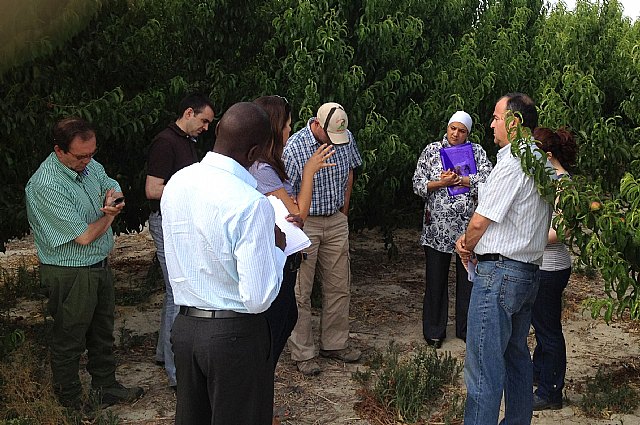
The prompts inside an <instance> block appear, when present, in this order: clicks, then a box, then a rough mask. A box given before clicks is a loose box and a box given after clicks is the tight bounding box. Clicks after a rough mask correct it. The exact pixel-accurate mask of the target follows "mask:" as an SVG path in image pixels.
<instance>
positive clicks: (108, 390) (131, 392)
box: [93, 382, 144, 406]
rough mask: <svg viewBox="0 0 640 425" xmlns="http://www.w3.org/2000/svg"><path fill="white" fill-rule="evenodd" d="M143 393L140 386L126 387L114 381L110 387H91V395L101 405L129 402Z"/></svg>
mask: <svg viewBox="0 0 640 425" xmlns="http://www.w3.org/2000/svg"><path fill="white" fill-rule="evenodd" d="M143 394H144V390H143V389H142V388H140V387H131V388H127V387H125V386H124V385H122V384H120V383H119V382H116V383H115V384H114V385H111V386H110V387H98V388H94V389H93V396H94V397H95V400H96V402H97V403H98V404H99V405H102V406H113V405H114V404H118V403H131V402H133V401H136V400H137V399H139V398H140V397H142V395H143Z"/></svg>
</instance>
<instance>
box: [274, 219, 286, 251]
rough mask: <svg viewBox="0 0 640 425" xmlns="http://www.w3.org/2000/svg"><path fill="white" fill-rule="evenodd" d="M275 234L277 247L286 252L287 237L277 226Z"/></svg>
mask: <svg viewBox="0 0 640 425" xmlns="http://www.w3.org/2000/svg"><path fill="white" fill-rule="evenodd" d="M275 234H276V246H277V247H278V248H280V249H281V250H282V252H284V248H285V247H286V246H287V237H286V236H285V234H284V232H283V231H282V230H280V228H279V227H278V225H277V224H276V225H275Z"/></svg>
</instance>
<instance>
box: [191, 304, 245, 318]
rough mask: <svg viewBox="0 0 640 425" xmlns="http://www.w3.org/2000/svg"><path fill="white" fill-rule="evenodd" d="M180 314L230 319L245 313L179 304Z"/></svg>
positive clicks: (242, 315)
mask: <svg viewBox="0 0 640 425" xmlns="http://www.w3.org/2000/svg"><path fill="white" fill-rule="evenodd" d="M180 314H182V315H184V316H189V317H199V318H200V319H231V318H234V317H244V316H246V315H247V313H238V312H237V311H232V310H203V309H201V308H197V307H187V306H184V305H182V306H180Z"/></svg>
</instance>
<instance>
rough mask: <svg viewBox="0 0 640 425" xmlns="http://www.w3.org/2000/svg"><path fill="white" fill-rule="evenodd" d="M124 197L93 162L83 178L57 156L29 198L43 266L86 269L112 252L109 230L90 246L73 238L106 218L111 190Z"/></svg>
mask: <svg viewBox="0 0 640 425" xmlns="http://www.w3.org/2000/svg"><path fill="white" fill-rule="evenodd" d="M111 188H114V189H115V190H116V191H117V192H121V189H120V185H119V184H118V182H116V181H115V180H113V179H111V178H109V176H107V174H106V172H105V171H104V168H103V167H102V165H100V164H99V163H98V162H96V161H95V160H93V159H92V160H91V162H89V164H88V165H87V168H86V169H85V171H84V172H83V173H82V174H79V173H77V172H75V171H74V170H71V169H70V168H67V167H66V166H65V165H63V164H62V163H61V162H60V161H59V160H58V157H57V156H56V154H55V153H53V152H52V153H51V154H50V155H49V156H48V157H47V159H45V160H44V161H43V162H42V164H40V167H39V168H38V170H37V171H36V172H35V173H34V174H33V176H31V178H30V179H29V182H28V183H27V187H26V189H25V192H26V203H27V217H28V219H29V224H30V225H31V230H32V231H33V235H34V239H35V244H36V248H37V249H38V258H39V259H40V262H41V263H42V264H50V265H55V266H67V267H82V266H89V265H91V264H94V263H97V262H99V261H102V260H103V259H105V258H106V257H107V255H109V252H111V249H112V248H113V231H112V230H111V229H109V230H108V231H107V232H105V233H104V234H103V235H102V236H100V237H99V238H98V239H96V240H95V241H93V242H92V243H90V244H88V245H80V244H78V243H76V242H75V238H77V237H78V236H80V235H81V234H82V233H84V231H85V230H87V227H88V226H89V224H90V223H93V222H94V221H96V220H98V219H99V218H100V217H102V216H103V215H104V214H103V212H102V211H100V208H102V206H103V204H104V198H105V194H106V192H107V190H109V189H111Z"/></svg>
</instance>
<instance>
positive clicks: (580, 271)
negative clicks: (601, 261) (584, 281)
mask: <svg viewBox="0 0 640 425" xmlns="http://www.w3.org/2000/svg"><path fill="white" fill-rule="evenodd" d="M572 272H573V273H575V274H577V275H581V276H584V277H586V278H589V279H593V278H595V277H596V276H597V273H596V269H594V268H593V267H591V266H590V265H588V264H584V263H583V262H582V261H580V260H579V259H578V260H576V261H574V262H573V268H572Z"/></svg>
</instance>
